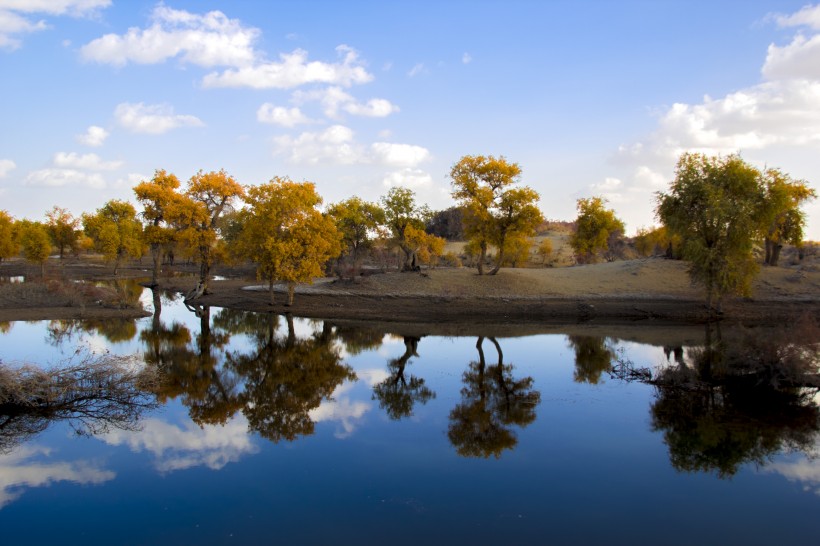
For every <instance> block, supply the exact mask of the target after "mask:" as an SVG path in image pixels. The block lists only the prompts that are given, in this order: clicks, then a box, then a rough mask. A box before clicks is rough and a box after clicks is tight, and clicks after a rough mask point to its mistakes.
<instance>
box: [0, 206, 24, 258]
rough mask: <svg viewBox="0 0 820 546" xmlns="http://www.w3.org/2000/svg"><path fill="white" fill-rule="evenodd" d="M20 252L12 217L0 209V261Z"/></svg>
mask: <svg viewBox="0 0 820 546" xmlns="http://www.w3.org/2000/svg"><path fill="white" fill-rule="evenodd" d="M18 252H20V245H19V244H18V242H17V235H16V229H15V227H14V218H12V217H11V215H10V214H9V213H8V212H6V211H4V210H0V262H2V261H3V260H7V259H9V258H11V257H13V256H16V255H17V253H18Z"/></svg>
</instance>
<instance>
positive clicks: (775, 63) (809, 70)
mask: <svg viewBox="0 0 820 546" xmlns="http://www.w3.org/2000/svg"><path fill="white" fill-rule="evenodd" d="M762 72H763V75H764V76H765V77H766V78H767V79H769V80H776V79H788V78H812V79H818V78H820V35H814V36H811V37H809V38H806V37H805V36H803V35H802V34H798V35H797V36H795V37H794V39H793V40H792V41H791V43H789V44H788V45H785V46H782V47H780V46H776V45H775V44H770V45H769V49H768V53H767V55H766V63H765V64H764V65H763V70H762Z"/></svg>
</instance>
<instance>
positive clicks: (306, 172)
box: [0, 0, 820, 240]
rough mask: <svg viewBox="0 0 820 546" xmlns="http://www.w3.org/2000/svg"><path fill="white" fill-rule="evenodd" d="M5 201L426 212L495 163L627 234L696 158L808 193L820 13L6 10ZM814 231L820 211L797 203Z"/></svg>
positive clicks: (602, 8)
mask: <svg viewBox="0 0 820 546" xmlns="http://www.w3.org/2000/svg"><path fill="white" fill-rule="evenodd" d="M0 69H1V70H2V72H3V77H2V83H0V89H2V95H0V96H1V97H2V99H1V100H0V116H2V119H3V130H2V132H0V208H1V209H5V210H7V211H9V212H10V213H11V214H12V215H14V216H16V217H28V218H31V219H39V218H42V217H43V215H44V213H45V211H46V210H48V209H50V208H51V207H52V206H54V205H60V206H63V207H66V208H68V209H69V210H70V211H72V212H73V213H74V214H77V215H78V214H80V213H81V212H84V211H87V212H90V211H93V210H94V209H96V208H98V207H100V206H101V205H102V204H103V203H104V202H105V201H107V200H109V199H112V198H120V199H131V198H132V192H131V187H132V186H133V185H134V184H135V183H137V182H138V181H140V180H142V179H148V178H150V177H151V175H152V174H153V172H154V170H155V169H159V168H162V169H166V170H168V171H171V172H173V173H175V174H176V175H177V176H179V178H180V179H181V180H183V181H184V180H187V179H188V178H189V177H190V176H191V175H193V174H194V173H195V172H196V171H198V170H200V169H203V170H206V171H209V170H218V169H221V168H224V169H225V170H226V171H227V172H228V173H230V174H231V175H233V176H234V177H235V178H236V179H237V180H238V181H239V182H240V183H243V184H258V183H261V182H265V181H267V180H269V179H270V178H271V177H273V176H284V175H286V176H290V177H291V178H293V179H294V180H310V181H312V182H315V183H316V184H317V187H318V189H319V192H320V193H321V194H322V195H323V196H324V197H325V200H326V202H334V201H338V200H341V199H344V198H347V197H349V196H351V195H359V196H361V197H363V198H365V199H369V200H376V199H377V198H378V197H379V196H381V195H384V194H385V193H386V192H387V190H388V189H389V187H390V186H392V185H403V186H407V187H411V188H412V189H413V190H415V191H416V193H417V195H418V198H419V200H420V201H423V202H426V203H428V204H429V205H430V206H431V207H433V208H434V209H441V208H445V207H447V206H450V205H451V204H452V201H451V199H450V197H449V192H450V185H449V180H448V178H447V173H448V172H449V169H450V167H451V166H452V165H453V164H454V163H455V162H456V161H458V159H459V158H460V157H461V156H462V155H465V154H485V155H487V154H492V155H503V156H505V157H507V158H508V159H509V160H511V161H515V162H518V163H519V164H520V165H521V167H522V169H523V177H522V181H523V183H525V184H527V185H529V186H532V187H533V188H535V189H536V190H537V191H539V192H540V194H541V206H542V210H543V211H544V213H545V215H546V216H547V217H549V218H553V219H566V220H570V219H572V218H574V216H575V201H576V199H578V198H579V197H587V196H590V195H603V196H604V197H606V198H607V199H608V200H609V204H610V206H611V207H612V208H614V209H615V210H616V212H617V213H618V215H619V216H620V217H621V218H623V219H624V220H625V222H626V224H627V230H628V231H629V232H634V230H635V229H637V228H638V227H641V226H649V225H651V224H652V223H653V209H654V202H653V194H654V192H655V191H658V190H663V189H664V188H665V187H666V186H667V184H668V182H669V180H671V178H672V176H673V170H674V165H675V160H676V157H677V156H678V155H679V154H680V153H681V152H682V151H685V150H695V151H705V152H707V153H723V154H727V153H733V152H736V151H740V152H741V153H742V155H743V157H744V158H745V159H746V160H748V161H750V162H752V163H755V164H757V165H759V166H771V167H779V168H782V169H783V170H785V171H786V172H788V173H790V174H791V175H793V176H795V177H797V178H804V179H806V180H809V181H810V182H812V184H813V185H814V187H817V185H816V183H817V179H816V177H817V172H818V169H817V167H818V165H820V161H819V160H818V159H817V158H818V157H820V154H818V152H819V151H820V6H818V5H806V4H805V3H804V2H803V1H796V2H790V1H754V0H745V1H721V2H706V1H703V2H700V1H691V0H690V1H673V0H668V1H628V2H627V1H623V2H615V1H603V0H601V1H587V2H570V1H551V2H549V1H542V2H538V1H516V0H512V1H505V2H500V1H484V2H482V1H470V2H468V1H449V2H432V1H431V2H419V1H414V2H402V1H396V2H386V1H384V2H364V1H360V2H332V1H295V0H290V1H279V2H252V1H232V2H208V1H200V2H190V1H176V2H175V1H168V2H164V3H162V2H160V3H157V2H141V1H128V2H125V1H120V2H117V1H116V0H0ZM806 210H807V212H808V213H809V230H808V236H809V237H810V238H812V239H815V240H819V239H820V204H818V203H816V202H815V203H813V204H811V205H810V206H808V207H807V208H806Z"/></svg>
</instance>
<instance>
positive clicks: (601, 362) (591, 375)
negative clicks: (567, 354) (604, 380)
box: [567, 336, 616, 385]
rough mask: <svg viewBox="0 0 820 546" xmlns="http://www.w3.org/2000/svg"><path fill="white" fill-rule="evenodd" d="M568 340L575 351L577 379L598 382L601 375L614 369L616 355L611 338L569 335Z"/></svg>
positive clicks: (594, 383) (578, 381)
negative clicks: (613, 363)
mask: <svg viewBox="0 0 820 546" xmlns="http://www.w3.org/2000/svg"><path fill="white" fill-rule="evenodd" d="M567 341H568V342H569V346H570V347H571V348H572V349H573V350H574V351H575V374H574V379H575V381H576V382H577V383H590V384H593V385H596V384H598V382H599V381H600V380H601V375H602V374H603V373H604V372H609V371H610V370H611V369H612V361H613V360H614V359H615V357H616V354H615V351H614V350H613V349H612V346H611V344H610V342H609V339H608V338H605V337H599V336H567Z"/></svg>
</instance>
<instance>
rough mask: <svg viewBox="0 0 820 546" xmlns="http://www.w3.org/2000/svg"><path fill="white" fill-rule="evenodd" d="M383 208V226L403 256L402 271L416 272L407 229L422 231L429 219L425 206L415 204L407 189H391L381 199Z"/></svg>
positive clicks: (414, 256) (412, 194)
mask: <svg viewBox="0 0 820 546" xmlns="http://www.w3.org/2000/svg"><path fill="white" fill-rule="evenodd" d="M381 204H382V207H383V208H384V216H385V224H386V226H387V229H389V230H390V234H391V236H392V244H394V245H396V246H398V247H399V248H400V249H401V251H402V253H403V254H404V261H403V263H402V266H401V270H402V271H416V270H417V269H418V266H417V265H416V260H417V256H416V251H415V247H414V246H413V245H411V244H410V243H409V242H408V240H407V228H408V227H411V226H412V227H413V228H415V229H421V230H423V229H424V224H425V222H426V221H427V219H428V218H429V217H430V209H429V208H428V207H427V205H418V204H417V203H416V194H415V193H414V192H413V190H411V189H409V188H402V187H393V188H390V191H388V192H387V195H385V196H383V197H382V198H381Z"/></svg>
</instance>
